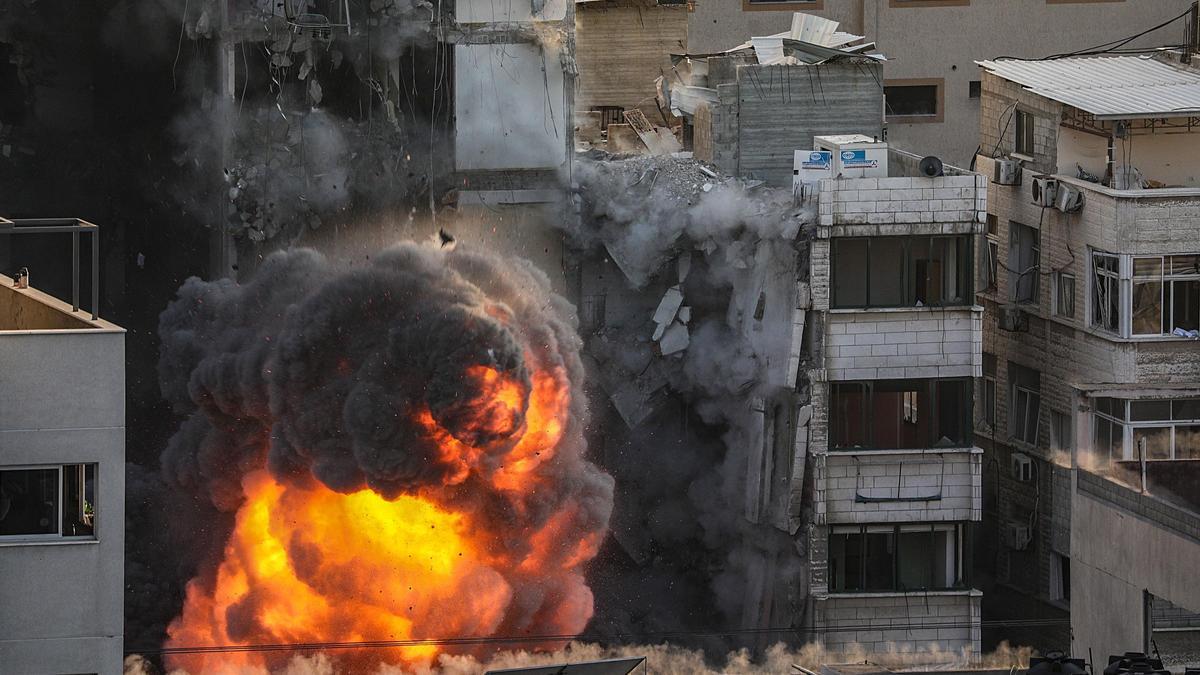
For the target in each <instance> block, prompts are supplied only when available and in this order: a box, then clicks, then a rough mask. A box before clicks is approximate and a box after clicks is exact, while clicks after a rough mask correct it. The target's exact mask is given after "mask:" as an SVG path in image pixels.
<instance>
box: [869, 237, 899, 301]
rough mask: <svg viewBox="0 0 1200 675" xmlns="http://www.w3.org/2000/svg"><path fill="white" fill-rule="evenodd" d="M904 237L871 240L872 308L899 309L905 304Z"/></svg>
mask: <svg viewBox="0 0 1200 675" xmlns="http://www.w3.org/2000/svg"><path fill="white" fill-rule="evenodd" d="M904 244H905V240H904V238H903V237H876V238H874V239H872V240H871V260H870V264H871V271H870V284H871V287H870V290H869V292H868V298H867V302H868V304H870V305H871V306H872V307H898V306H900V305H902V304H905V303H904V285H903V283H902V282H903V279H904Z"/></svg>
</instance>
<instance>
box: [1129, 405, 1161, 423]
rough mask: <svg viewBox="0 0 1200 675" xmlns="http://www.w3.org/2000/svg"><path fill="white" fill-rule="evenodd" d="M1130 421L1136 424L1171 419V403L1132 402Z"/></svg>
mask: <svg viewBox="0 0 1200 675" xmlns="http://www.w3.org/2000/svg"><path fill="white" fill-rule="evenodd" d="M1129 419H1131V420H1133V421H1135V422H1154V421H1160V420H1169V419H1171V402H1170V401H1132V402H1130V404H1129Z"/></svg>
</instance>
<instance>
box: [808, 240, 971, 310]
mask: <svg viewBox="0 0 1200 675" xmlns="http://www.w3.org/2000/svg"><path fill="white" fill-rule="evenodd" d="M972 236H973V235H970V234H920V235H889V236H881V237H834V238H833V239H831V240H830V244H829V261H830V265H829V267H830V272H829V286H830V292H829V307H830V309H916V308H919V307H942V308H951V307H970V306H972V305H973V304H974V296H975V288H974V286H975V278H974V270H973V267H974V256H973V255H972V254H971V237H972ZM939 240H945V241H947V242H948V244H949V245H952V246H954V248H955V255H956V257H958V258H960V259H959V260H958V261H957V262H956V266H957V268H956V270H955V277H956V279H957V281H956V283H957V284H958V285H959V286H961V288H962V290H961V291H959V293H958V296H959V298H960V299H959V300H955V301H942V302H937V303H928V302H923V303H922V304H921V305H917V304H916V303H917V300H918V299H917V288H916V281H917V277H916V269H915V267H916V266H915V264H914V260H915V258H914V256H913V252H914V244H919V243H922V242H923V243H924V244H925V246H926V249H925V250H926V254H927V255H928V256H929V259H932V254H933V251H934V247H935V246H936V244H937V242H938V241H939ZM897 241H899V242H900V243H901V247H902V252H901V255H902V260H901V261H900V279H899V283H900V296H901V297H900V302H899V303H898V304H884V303H879V304H875V303H873V302H872V298H871V294H872V286H871V271H872V265H871V247H872V245H881V244H883V243H888V244H891V243H894V242H897ZM859 242H863V243H865V244H866V253H865V257H866V260H865V269H864V270H863V272H862V277H861V279H862V281H863V286H864V298H863V300H864V302H863V303H862V304H858V303H850V302H843V301H842V299H841V298H839V297H838V296H839V292H838V289H839V286H840V284H839V283H838V281H839V276H840V275H842V274H850V273H851V272H850V271H848V270H845V269H844V267H845V266H843V265H838V264H837V263H838V258H839V255H840V254H839V253H838V248H839V247H840V246H843V245H848V244H851V243H859ZM960 244H961V246H960ZM929 279H930V277H929V276H928V273H927V275H926V282H928V281H929ZM943 295H945V294H944V293H943Z"/></svg>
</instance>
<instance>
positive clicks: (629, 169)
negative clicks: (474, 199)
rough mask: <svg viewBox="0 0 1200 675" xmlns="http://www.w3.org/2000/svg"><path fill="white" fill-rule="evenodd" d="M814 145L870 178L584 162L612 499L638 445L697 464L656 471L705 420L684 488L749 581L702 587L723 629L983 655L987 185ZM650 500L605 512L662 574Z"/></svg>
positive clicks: (585, 289) (903, 158)
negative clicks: (784, 180) (976, 551)
mask: <svg viewBox="0 0 1200 675" xmlns="http://www.w3.org/2000/svg"><path fill="white" fill-rule="evenodd" d="M817 142H818V144H824V145H831V146H832V147H834V148H836V149H835V150H834V151H832V152H830V151H825V153H826V154H827V155H839V156H841V155H842V153H843V151H844V152H847V153H850V154H851V155H853V154H854V153H855V151H854V150H847V149H846V148H848V147H849V146H851V145H854V144H859V145H863V144H866V145H870V146H872V156H873V158H872V159H871V160H870V162H869V163H870V164H872V165H873V166H872V168H857V169H851V168H846V167H843V168H842V169H840V170H833V171H831V172H830V173H827V176H828V177H826V178H821V179H817V180H815V181H812V182H808V183H807V184H805V183H804V182H803V181H801V184H800V185H798V186H797V188H796V190H795V191H794V192H793V191H791V190H781V189H774V188H768V187H765V186H762V185H761V181H748V180H745V179H730V178H727V177H724V175H723V174H720V173H719V172H717V171H714V170H713V169H711V168H708V167H707V166H705V165H704V164H701V163H698V162H695V161H694V160H691V159H687V158H682V157H663V158H658V159H605V160H604V161H600V162H598V163H597V164H596V166H594V167H593V166H589V165H587V164H585V165H584V166H581V167H580V169H579V170H578V171H577V176H578V177H579V178H580V184H581V192H582V197H583V200H584V203H585V208H584V222H583V225H582V228H581V229H582V233H581V235H580V236H581V237H582V239H583V241H584V244H585V246H586V245H587V244H591V245H592V248H591V249H590V251H591V257H587V256H586V255H585V261H584V263H583V264H582V266H581V270H582V276H581V278H582V281H581V284H582V285H581V313H582V317H581V318H582V323H583V326H584V328H585V330H587V331H589V332H590V334H591V335H592V337H591V338H590V339H589V341H588V348H587V351H588V353H589V354H591V355H592V357H593V360H594V367H595V368H596V370H597V371H598V372H599V376H598V379H599V380H600V381H601V382H602V383H603V385H604V387H605V390H606V392H607V394H608V395H609V397H610V399H611V401H612V404H613V410H614V411H615V413H616V414H618V415H619V416H620V418H621V419H622V420H623V421H624V422H625V424H626V425H628V427H630V428H631V429H632V433H631V434H630V437H631V438H633V439H634V440H633V441H629V442H627V445H623V446H621V449H620V450H619V451H617V452H615V453H614V455H613V456H612V457H609V458H608V461H611V462H613V463H615V464H616V465H617V466H616V467H615V468H614V466H612V465H608V468H609V469H610V470H613V471H615V472H616V475H617V478H618V491H620V489H621V487H620V486H621V484H622V476H621V472H622V469H621V467H620V464H621V463H622V462H632V463H633V466H634V467H636V469H632V470H631V469H629V468H628V467H627V470H630V471H631V472H632V471H642V470H643V469H644V462H645V461H647V458H646V457H645V456H644V454H641V453H645V452H649V451H650V450H649V448H648V447H645V446H646V444H648V443H650V442H653V443H654V444H655V445H657V446H659V447H662V446H664V445H665V446H666V447H671V446H672V445H673V444H674V443H676V442H679V443H681V445H680V446H679V447H678V449H677V450H674V451H672V452H677V453H688V452H693V453H694V456H693V457H691V458H688V459H687V460H684V459H672V460H667V462H668V468H667V469H666V470H667V471H668V472H669V471H670V470H671V467H673V466H676V465H677V463H691V462H701V461H704V460H703V459H702V457H703V456H704V452H705V451H703V450H697V446H698V444H699V441H697V440H695V439H694V438H692V437H691V435H690V434H692V433H699V432H694V431H692V430H690V429H689V428H688V422H687V421H686V420H687V419H688V417H689V412H695V413H698V416H699V417H700V418H701V422H703V423H707V424H709V425H710V428H714V429H717V430H718V431H720V430H723V437H722V438H723V442H724V446H725V447H724V448H723V449H721V450H722V451H720V452H717V453H715V456H714V458H712V459H709V460H707V461H709V462H710V463H711V466H710V467H709V468H708V469H707V470H701V471H700V472H699V473H700V474H701V476H700V478H699V479H696V480H695V482H693V483H692V485H691V486H690V494H689V496H690V498H691V500H692V502H693V503H694V504H695V505H697V506H701V505H700V504H699V502H701V501H704V502H707V506H701V508H702V509H703V508H706V509H707V510H708V511H710V514H708V515H709V516H711V517H706V515H705V514H703V513H702V515H700V516H699V517H698V521H699V523H698V529H699V530H700V533H699V535H698V536H699V538H700V539H701V541H704V542H708V543H707V546H708V548H709V549H710V550H712V551H716V552H717V553H718V554H719V555H720V556H722V557H724V560H723V563H724V564H725V565H726V566H727V568H729V569H730V572H731V576H734V575H736V576H737V577H738V579H739V580H740V581H739V582H738V584H737V586H736V588H737V591H736V593H732V592H729V591H728V589H727V585H728V584H729V580H728V579H724V578H721V577H720V576H718V577H717V578H716V579H714V580H713V581H712V583H713V586H714V588H715V589H716V590H717V591H718V597H719V598H720V599H723V600H726V602H725V603H723V604H721V605H720V609H721V610H723V612H724V614H725V618H726V619H727V620H729V621H732V622H733V623H734V624H736V626H737V627H739V628H741V629H750V630H761V631H766V632H770V631H772V630H776V631H781V629H788V630H791V631H794V632H795V634H799V635H803V636H804V638H805V639H813V640H816V641H820V642H823V643H824V644H825V645H827V646H829V647H831V648H839V647H843V646H847V645H848V644H849V643H861V644H865V645H866V646H867V648H868V649H872V650H885V649H888V648H890V647H891V646H892V645H898V646H900V647H904V646H905V645H907V646H910V647H911V646H916V645H926V644H929V643H931V642H933V643H938V644H939V645H941V646H943V647H945V648H947V649H953V650H959V649H966V650H969V651H975V652H977V651H978V650H979V648H980V597H981V594H980V592H979V591H977V590H975V589H974V588H973V587H972V586H971V582H970V569H971V566H972V554H971V540H972V534H973V527H974V524H975V523H977V522H978V521H979V520H980V517H981V504H980V496H981V495H980V489H981V487H980V475H981V455H982V450H980V449H979V448H977V447H975V445H974V442H973V440H974V436H973V433H972V431H971V429H972V418H971V410H972V405H971V400H972V397H973V389H974V378H976V377H978V376H979V374H980V372H981V368H982V354H981V346H982V308H980V307H978V306H975V305H974V304H973V303H974V293H973V289H974V285H973V265H974V263H973V256H974V251H975V250H976V249H977V241H978V239H979V237H980V235H981V233H982V229H983V221H984V218H983V216H984V212H985V200H986V187H985V185H986V184H985V180H984V178H983V177H982V176H979V175H976V174H974V173H971V172H967V171H963V170H959V169H956V168H953V167H949V166H941V165H940V163H937V162H936V161H933V160H926V161H924V162H922V161H921V158H920V157H917V156H914V155H911V154H908V153H905V152H902V151H899V150H896V149H894V148H888V147H887V146H886V144H883V143H878V142H876V141H874V139H872V138H870V137H865V136H858V137H848V138H847V137H818V138H817ZM843 146H845V147H843ZM810 152H811V151H809V150H805V151H803V153H801V154H802V155H803V157H804V158H807V156H808V155H809V153H810ZM861 152H863V153H864V156H865V153H866V151H861ZM798 171H799V168H798ZM597 175H598V176H601V177H602V179H599V178H596V177H595V176H597ZM601 186H608V187H606V188H605V187H601ZM797 200H800V201H797ZM672 402H675V403H674V404H673V403H672ZM680 406H681V407H680ZM671 411H674V412H671ZM664 415H668V416H669V415H676V416H678V415H682V419H681V420H680V421H678V422H675V423H673V424H671V425H668V424H665V423H664V421H663V416H664ZM647 425H649V426H650V427H651V428H653V429H654V433H647V432H646V431H645V427H646V426H647ZM676 429H677V430H678V431H674V430H676ZM674 434H678V437H679V438H681V439H683V440H682V441H675V440H671V439H673V438H675V436H674ZM646 437H648V438H646ZM639 439H641V440H639ZM651 439H652V440H651ZM601 444H604V442H603V441H602V443H601ZM612 445H614V443H613V441H612V440H611V439H608V440H607V445H606V447H611V446H612ZM617 445H619V443H618V444H617ZM630 445H631V446H633V450H632V451H631V450H630V448H629V446H630ZM639 447H640V450H639ZM631 452H632V453H633V456H632V457H629V456H622V454H621V453H626V454H629V453H631ZM706 471H707V472H708V473H711V474H712V475H711V476H706V475H704V474H705V473H706ZM655 479H656V480H659V479H662V480H665V481H667V482H670V481H671V480H672V479H670V478H665V477H663V476H661V475H656V476H655ZM633 480H637V479H636V478H635V479H633ZM643 480H644V479H643ZM710 483H711V484H710ZM698 485H707V486H708V487H709V488H711V489H709V490H706V491H704V492H703V493H698V492H697V486H698ZM646 506H647V509H646V510H645V511H639V510H637V509H633V510H632V511H626V510H625V509H624V508H622V505H621V499H618V507H617V510H616V512H615V513H614V535H615V536H616V538H617V540H618V541H620V542H621V544H622V547H623V548H624V549H625V550H626V551H627V553H628V554H629V555H630V556H631V557H632V558H633V559H634V560H639V561H642V562H643V563H646V562H649V561H654V562H655V563H657V562H658V561H660V560H661V559H662V554H661V553H660V549H661V547H662V546H664V544H665V543H667V542H670V541H671V537H678V536H682V535H680V534H679V531H678V530H675V531H671V532H662V530H660V529H659V528H660V527H661V525H660V524H656V523H655V522H654V521H655V519H657V518H659V517H662V516H660V514H659V513H658V512H657V511H656V509H655V508H654V507H655V505H654V504H647V505H646ZM626 508H628V506H627V507H626ZM671 515H676V514H671ZM660 533H661V534H660ZM718 533H719V534H721V535H723V536H722V537H718V536H716V535H717V534H718ZM731 537H733V538H731ZM651 564H653V563H651ZM724 593H729V597H724V596H723V594H724ZM600 618H601V617H598V619H600ZM781 632H782V631H781ZM784 637H786V636H785V635H773V636H771V639H781V638H784Z"/></svg>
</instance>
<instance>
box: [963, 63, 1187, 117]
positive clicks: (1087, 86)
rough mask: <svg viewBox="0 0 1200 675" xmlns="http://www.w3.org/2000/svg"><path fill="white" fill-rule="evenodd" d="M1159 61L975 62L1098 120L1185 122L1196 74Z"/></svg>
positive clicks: (1184, 67)
mask: <svg viewBox="0 0 1200 675" xmlns="http://www.w3.org/2000/svg"><path fill="white" fill-rule="evenodd" d="M1167 54H1168V53H1167V52H1164V53H1163V54H1160V55H1148V54H1141V55H1125V56H1093V57H1078V58H1064V59H1050V60H1044V61H1022V60H1017V59H1005V60H1002V61H976V64H978V65H979V66H981V67H982V68H984V69H985V70H987V71H988V72H991V73H994V74H996V75H998V76H1000V77H1002V78H1004V79H1006V80H1009V81H1012V82H1016V83H1017V84H1020V85H1022V86H1024V87H1026V88H1027V89H1029V90H1030V91H1032V92H1033V93H1035V94H1038V95H1040V96H1045V97H1046V98H1049V99H1052V100H1055V101H1058V102H1060V103H1065V104H1066V105H1069V106H1072V107H1075V108H1078V109H1079V110H1082V111H1085V112H1088V113H1091V114H1092V115H1095V116H1096V118H1098V119H1109V120H1115V119H1135V118H1145V117H1185V116H1189V115H1195V114H1197V113H1200V70H1197V69H1194V68H1189V67H1187V66H1184V65H1182V64H1179V63H1171V62H1170V61H1168V60H1167V59H1168V57H1167Z"/></svg>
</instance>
